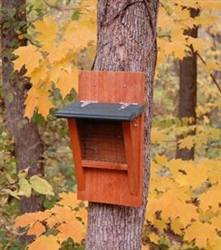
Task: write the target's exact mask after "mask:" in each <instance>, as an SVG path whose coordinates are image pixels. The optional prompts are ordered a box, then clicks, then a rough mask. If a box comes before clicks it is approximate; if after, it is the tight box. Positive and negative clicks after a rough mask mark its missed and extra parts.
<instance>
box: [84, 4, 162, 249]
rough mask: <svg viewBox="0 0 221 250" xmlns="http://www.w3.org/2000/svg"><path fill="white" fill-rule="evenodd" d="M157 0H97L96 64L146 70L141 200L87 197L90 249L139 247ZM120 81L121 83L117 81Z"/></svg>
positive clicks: (108, 68) (146, 176)
mask: <svg viewBox="0 0 221 250" xmlns="http://www.w3.org/2000/svg"><path fill="white" fill-rule="evenodd" d="M157 13H158V1H157V0H149V1H147V0H99V1H98V51H97V57H96V60H95V63H94V69H95V70H101V71H102V70H103V71H141V72H145V73H146V82H147V83H148V84H146V104H145V134H144V144H145V146H144V179H143V187H144V193H143V205H142V207H141V208H133V207H125V206H117V205H107V204H99V203H92V202H91V203H89V212H88V230H87V237H86V249H87V250H105V249H107V250H110V249H115V250H118V249H119V250H139V249H141V243H142V240H141V237H142V227H143V222H144V216H145V208H146V204H147V195H148V185H149V168H150V160H149V152H150V128H151V118H152V106H153V101H152V99H153V78H154V71H155V66H156V54H157V51H156V22H157V21H156V20H157ZM116 84H117V83H116Z"/></svg>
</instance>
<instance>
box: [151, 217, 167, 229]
mask: <svg viewBox="0 0 221 250" xmlns="http://www.w3.org/2000/svg"><path fill="white" fill-rule="evenodd" d="M151 222H152V224H153V225H154V227H156V228H157V229H158V230H159V231H160V232H163V231H164V229H166V228H167V221H165V220H160V219H159V220H158V219H156V218H154V220H153V221H151Z"/></svg>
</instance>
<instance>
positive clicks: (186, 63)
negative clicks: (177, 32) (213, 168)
mask: <svg viewBox="0 0 221 250" xmlns="http://www.w3.org/2000/svg"><path fill="white" fill-rule="evenodd" d="M198 14H199V10H196V9H191V16H192V17H195V16H197V15H198ZM197 30H198V28H197V27H196V28H193V29H190V30H186V31H185V33H186V34H187V35H189V36H191V37H195V38H196V37H197ZM191 49H192V48H191ZM179 85H180V88H179V104H178V117H179V119H182V118H190V119H191V120H190V122H189V123H188V124H189V125H195V124H196V102H197V100H196V99H197V54H196V52H194V51H193V50H192V54H191V56H186V57H184V58H183V60H182V61H180V83H179ZM194 134H195V131H191V132H190V133H188V135H194ZM183 138H184V135H181V136H179V137H178V140H179V139H183ZM176 158H181V159H183V160H190V159H193V158H194V147H192V148H191V149H187V148H183V149H179V146H178V145H177V150H176Z"/></svg>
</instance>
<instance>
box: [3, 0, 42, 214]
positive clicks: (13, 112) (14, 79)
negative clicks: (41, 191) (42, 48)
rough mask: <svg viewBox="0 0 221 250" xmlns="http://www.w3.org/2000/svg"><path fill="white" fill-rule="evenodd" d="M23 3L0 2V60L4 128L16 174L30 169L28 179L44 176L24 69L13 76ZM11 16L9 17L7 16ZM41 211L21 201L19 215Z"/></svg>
mask: <svg viewBox="0 0 221 250" xmlns="http://www.w3.org/2000/svg"><path fill="white" fill-rule="evenodd" d="M25 3H26V1H25V0H13V1H12V0H2V3H1V10H2V19H1V49H2V50H1V58H2V81H3V91H4V102H5V108H6V116H7V117H6V119H7V126H8V129H9V132H10V134H11V136H12V137H13V139H14V143H15V155H16V158H17V161H18V162H17V170H18V171H19V170H21V169H25V168H29V172H28V174H29V175H34V174H43V162H42V154H43V144H42V142H41V139H40V136H39V133H38V129H37V126H36V124H34V123H33V122H31V121H30V122H28V120H27V119H26V118H24V117H23V115H24V104H23V103H24V99H25V96H26V91H27V89H26V87H27V86H29V82H28V80H27V78H25V77H24V73H25V68H23V69H22V70H21V71H20V72H15V73H13V64H12V61H13V59H14V56H13V54H12V52H13V50H14V49H16V48H17V47H19V46H25V45H26V44H27V41H26V39H25V38H24V37H23V36H22V35H23V34H25V33H26V30H27V22H26V11H25ZM9 14H10V15H9ZM39 209H41V205H40V204H39V203H38V201H37V198H36V197H30V198H27V197H22V199H21V202H20V212H21V214H23V213H25V212H34V211H37V210H39Z"/></svg>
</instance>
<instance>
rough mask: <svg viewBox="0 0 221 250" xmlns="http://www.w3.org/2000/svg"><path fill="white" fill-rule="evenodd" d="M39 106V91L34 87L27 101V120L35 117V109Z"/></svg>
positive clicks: (29, 92)
mask: <svg viewBox="0 0 221 250" xmlns="http://www.w3.org/2000/svg"><path fill="white" fill-rule="evenodd" d="M36 105H37V91H36V88H35V87H32V88H31V89H30V90H29V91H28V94H27V98H26V100H25V114H24V116H26V117H27V118H29V119H30V118H31V117H32V116H33V115H34V111H35V107H36Z"/></svg>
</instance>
